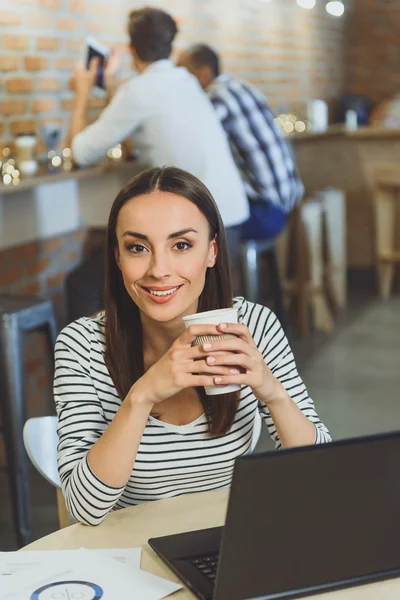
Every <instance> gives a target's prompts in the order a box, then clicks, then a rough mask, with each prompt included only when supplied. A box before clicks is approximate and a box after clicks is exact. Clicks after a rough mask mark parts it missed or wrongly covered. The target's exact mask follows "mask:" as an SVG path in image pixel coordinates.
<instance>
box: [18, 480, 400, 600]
mask: <svg viewBox="0 0 400 600" xmlns="http://www.w3.org/2000/svg"><path fill="white" fill-rule="evenodd" d="M227 500H228V490H226V489H224V490H217V491H213V492H203V493H199V494H187V495H184V496H179V497H178V498H171V499H168V500H160V501H158V502H148V503H146V504H141V505H139V506H134V507H132V508H126V509H124V510H119V511H116V512H113V513H111V514H110V515H108V516H107V517H106V519H105V520H104V521H103V523H102V524H101V525H99V526H98V527H87V526H85V525H71V526H70V527H66V528H65V529H61V530H60V531H56V532H55V533H52V534H50V535H48V536H46V537H44V538H42V539H40V540H37V541H36V542H34V543H33V544H30V545H29V546H26V547H25V548H24V550H74V549H78V548H81V547H82V546H83V547H85V548H128V547H131V548H137V547H139V546H141V547H142V549H143V551H142V564H141V566H142V569H144V570H146V571H149V572H150V573H153V574H155V575H160V576H161V577H165V578H166V579H169V580H172V581H178V579H177V578H176V577H175V575H174V574H173V573H172V571H170V569H169V568H168V567H167V566H166V565H165V564H164V563H163V562H162V560H161V559H160V558H158V556H157V555H156V554H155V553H154V552H153V550H152V549H151V548H150V546H149V545H148V544H147V540H148V539H149V538H151V537H157V536H161V535H169V534H173V533H180V532H184V531H190V530H192V529H203V528H207V527H217V526H219V525H223V523H224V521H225V514H226V507H227ZM266 560H268V558H267V557H266ZM173 598H174V600H175V599H176V600H193V598H194V596H193V594H192V593H191V592H189V590H187V589H186V588H185V589H183V590H181V591H180V592H177V593H176V594H175V595H174V596H173ZM312 598H313V599H314V600H399V599H400V579H391V580H388V581H383V582H378V583H373V584H369V585H364V586H358V587H355V588H348V589H345V590H339V591H336V592H330V593H325V594H319V595H317V596H312Z"/></svg>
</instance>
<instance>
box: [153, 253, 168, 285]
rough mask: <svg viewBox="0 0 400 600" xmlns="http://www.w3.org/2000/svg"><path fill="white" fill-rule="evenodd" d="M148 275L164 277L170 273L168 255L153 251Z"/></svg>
mask: <svg viewBox="0 0 400 600" xmlns="http://www.w3.org/2000/svg"><path fill="white" fill-rule="evenodd" d="M148 275H150V276H151V277H155V278H156V279H165V278H166V277H169V276H170V275H171V266H170V264H169V260H168V256H166V255H165V253H164V252H162V253H156V252H154V253H153V255H152V257H151V261H150V266H149V270H148Z"/></svg>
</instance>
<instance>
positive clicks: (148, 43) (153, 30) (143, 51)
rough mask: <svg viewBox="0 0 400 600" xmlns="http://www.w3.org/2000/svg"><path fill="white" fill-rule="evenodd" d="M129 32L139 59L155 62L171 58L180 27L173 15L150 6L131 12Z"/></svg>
mask: <svg viewBox="0 0 400 600" xmlns="http://www.w3.org/2000/svg"><path fill="white" fill-rule="evenodd" d="M128 32H129V37H130V40H131V46H132V48H133V49H134V50H135V52H136V54H137V55H138V57H139V59H140V60H142V61H144V62H155V61H156V60H161V59H163V58H169V56H170V54H171V51H172V42H173V41H174V39H175V36H176V34H177V33H178V27H177V24H176V23H175V21H174V19H173V18H172V17H171V15H169V14H168V13H166V12H164V11H163V10H159V9H157V8H149V7H148V8H140V9H138V10H132V11H131V12H130V13H129V24H128Z"/></svg>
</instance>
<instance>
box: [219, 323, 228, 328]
mask: <svg viewBox="0 0 400 600" xmlns="http://www.w3.org/2000/svg"><path fill="white" fill-rule="evenodd" d="M219 327H220V329H226V328H227V327H228V325H227V324H226V323H220V324H219Z"/></svg>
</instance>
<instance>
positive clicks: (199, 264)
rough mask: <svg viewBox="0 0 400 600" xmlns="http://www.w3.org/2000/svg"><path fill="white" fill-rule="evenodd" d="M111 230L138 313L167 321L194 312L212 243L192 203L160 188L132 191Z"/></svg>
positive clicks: (213, 248) (214, 251) (213, 255)
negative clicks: (141, 192) (142, 192)
mask: <svg viewBox="0 0 400 600" xmlns="http://www.w3.org/2000/svg"><path fill="white" fill-rule="evenodd" d="M116 233H117V240H118V248H117V249H116V253H115V256H116V260H117V263H118V265H119V268H120V269H121V272H122V277H123V280H124V284H125V287H126V289H127V291H128V294H129V295H130V297H131V298H132V300H133V301H134V302H135V304H137V306H138V307H139V309H140V311H141V312H142V313H143V314H144V315H146V316H147V317H149V318H150V319H153V320H155V321H160V322H167V321H172V320H173V319H176V318H178V317H182V316H184V315H188V314H192V313H195V312H196V311H197V304H198V298H199V296H200V294H201V292H202V291H203V287H204V282H205V276H206V271H207V268H208V267H213V266H214V264H215V260H216V256H217V243H216V241H215V240H212V241H211V242H210V240H209V237H210V230H209V225H208V221H207V219H206V217H205V216H204V215H203V213H201V212H200V210H199V209H198V208H197V207H196V206H195V205H194V204H193V203H192V202H190V201H189V200H187V199H186V198H183V197H182V196H177V195H175V194H171V193H169V192H160V191H154V192H152V193H151V194H146V195H144V196H137V197H136V198H133V199H132V200H129V201H128V202H127V203H126V204H125V205H124V206H123V207H122V209H121V210H120V212H119V215H118V220H117V231H116Z"/></svg>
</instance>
